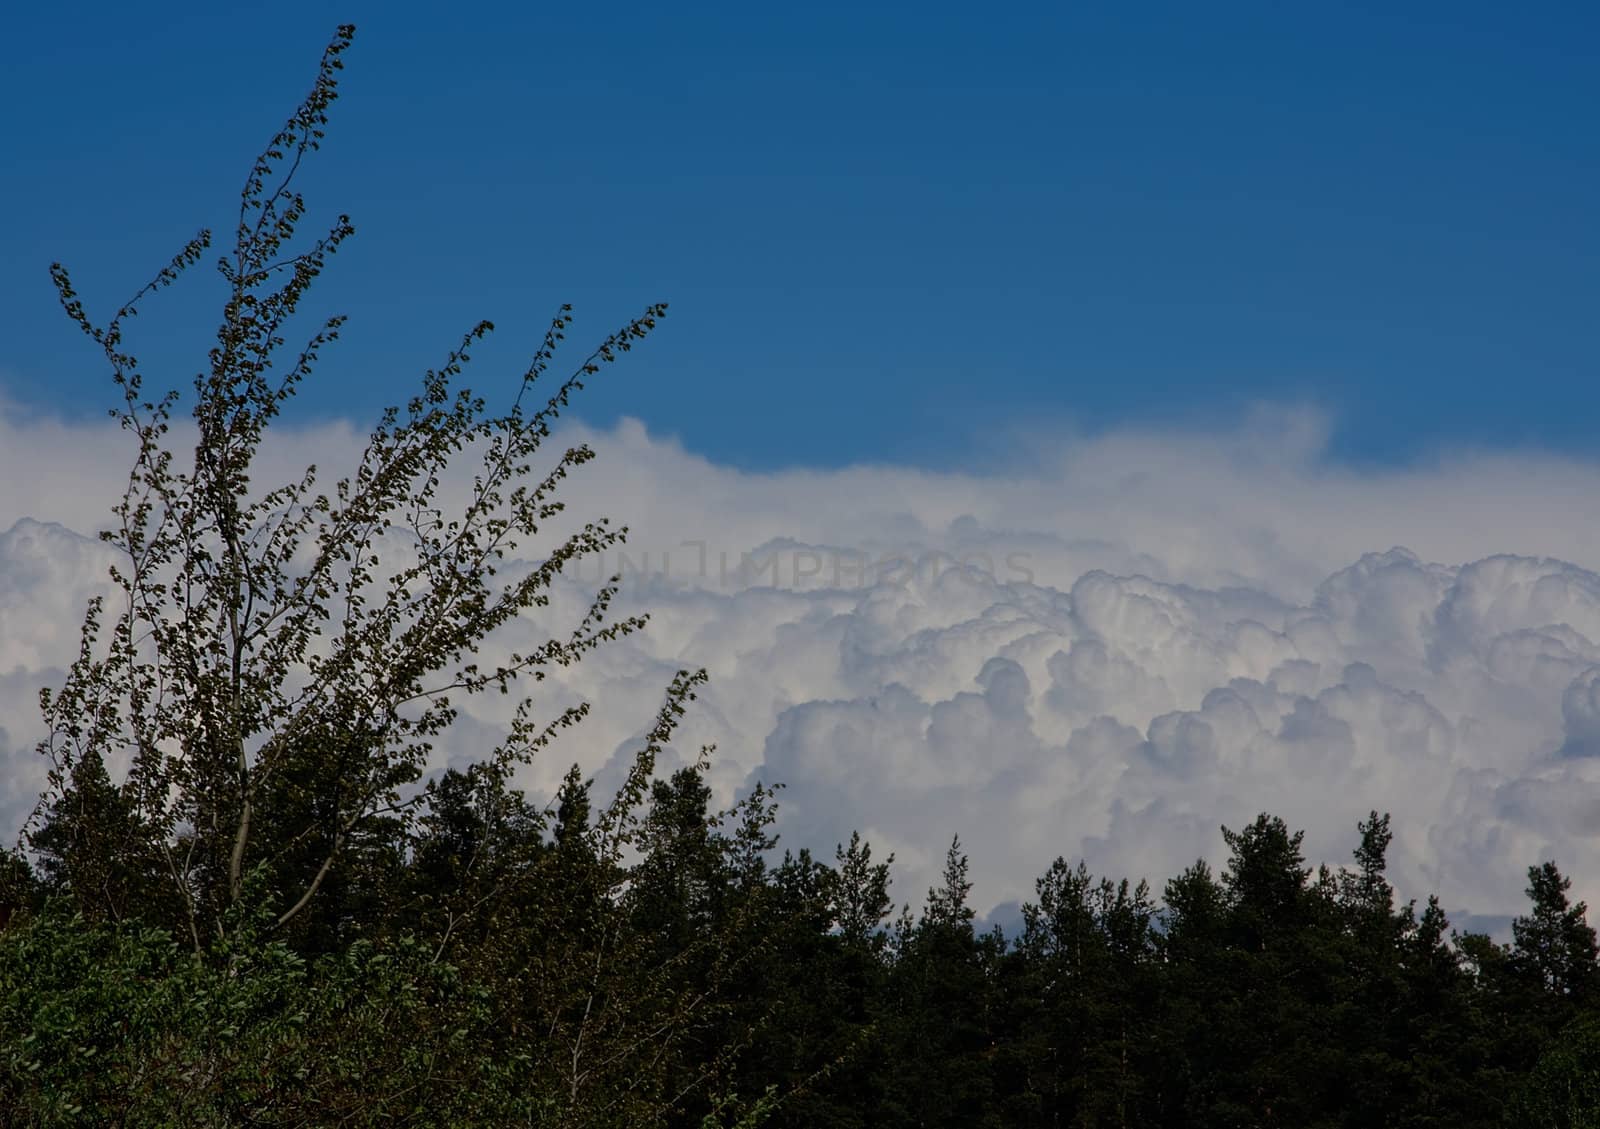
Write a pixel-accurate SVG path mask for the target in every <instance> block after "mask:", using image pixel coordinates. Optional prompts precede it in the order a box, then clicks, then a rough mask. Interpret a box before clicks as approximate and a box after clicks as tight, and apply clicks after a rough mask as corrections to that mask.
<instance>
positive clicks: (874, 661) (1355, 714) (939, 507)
mask: <svg viewBox="0 0 1600 1129" xmlns="http://www.w3.org/2000/svg"><path fill="white" fill-rule="evenodd" d="M354 435H355V433H354V432H353V431H352V430H351V429H350V428H348V427H346V426H343V425H328V426H323V427H316V428H311V427H308V428H302V429H299V430H294V429H287V430H286V431H285V434H284V435H283V436H281V437H280V438H279V439H278V440H277V441H276V444H275V445H274V446H273V447H272V448H271V449H270V451H269V452H268V455H267V461H268V463H269V464H271V465H272V466H273V467H276V468H280V469H281V470H282V471H283V472H284V473H285V474H287V472H288V471H289V469H290V468H292V467H295V466H303V465H304V463H305V462H307V461H322V462H327V463H328V464H329V465H336V464H337V463H338V458H337V455H338V453H339V452H348V453H350V454H353V453H354V450H355V448H356V445H357V441H356V439H355V437H354ZM560 438H562V439H577V438H583V439H587V440H588V441H590V442H592V443H593V444H594V445H595V446H596V447H597V449H598V450H599V451H600V453H601V458H600V460H599V461H598V462H597V463H596V464H594V465H593V466H592V467H588V468H585V470H584V471H583V472H582V473H581V474H580V475H578V476H577V477H576V478H575V479H574V480H573V481H572V489H571V490H570V491H569V492H568V493H567V495H566V497H567V500H568V502H569V504H570V505H571V507H572V512H573V513H574V514H575V515H579V516H584V517H587V516H590V515H592V514H595V513H605V514H608V515H611V516H612V517H614V518H615V519H617V520H619V521H623V522H626V523H628V524H629V525H630V526H631V537H630V547H629V549H628V551H627V553H626V554H625V555H618V554H613V555H612V556H611V557H610V558H609V559H607V560H604V561H598V562H597V561H590V562H589V563H587V564H586V565H584V566H583V568H582V569H580V570H574V571H572V572H571V573H569V574H568V575H567V576H565V577H564V578H563V579H562V581H561V591H560V593H559V595H560V597H561V599H560V600H558V605H559V604H562V603H565V604H566V605H567V606H569V607H570V606H576V605H577V604H578V603H579V602H580V601H581V599H582V597H583V595H584V593H585V592H586V591H587V590H589V589H591V588H592V587H593V586H594V584H595V583H596V582H597V580H598V579H599V578H601V577H602V576H605V575H609V574H610V573H612V572H615V571H618V570H621V571H622V572H623V573H624V575H625V580H626V588H625V591H626V593H627V603H628V605H629V606H628V609H627V610H634V609H635V608H644V609H648V610H649V611H651V612H652V614H653V620H652V624H651V626H650V628H649V629H648V630H647V631H646V632H645V633H643V634H641V635H638V636H635V637H632V638H630V639H628V640H626V641H624V642H623V643H621V644H619V645H617V646H614V647H612V648H609V649H606V650H603V651H601V652H599V653H597V654H596V655H595V656H594V657H593V658H592V659H591V660H589V661H586V662H585V663H583V664H581V665H580V666H578V667H576V668H574V669H573V670H572V671H571V672H567V673H563V675H562V677H561V678H560V679H559V680H557V681H556V682H555V683H554V684H553V685H552V686H551V687H550V689H549V701H550V704H551V707H552V709H553V708H557V707H559V705H561V704H563V703H565V702H567V701H573V700H577V699H579V698H588V699H591V700H593V701H595V702H596V703H597V704H598V706H599V708H598V709H597V711H596V715H595V717H594V718H593V719H592V721H591V722H589V723H586V724H585V726H584V727H582V729H581V731H580V732H579V734H578V735H577V736H576V737H575V738H574V739H573V740H571V741H570V742H568V743H567V744H565V745H563V746H562V747H561V748H560V749H559V750H558V751H557V753H556V754H554V755H553V756H552V758H551V759H550V761H549V762H548V763H543V764H540V765H537V766H535V767H534V769H533V770H532V771H531V772H530V774H529V777H528V779H527V780H526V783H527V784H528V786H529V787H530V788H532V789H533V790H534V791H536V792H548V791H549V790H551V789H553V788H554V787H555V785H556V783H557V782H558V781H559V778H560V776H561V773H562V771H563V770H564V768H565V767H566V765H567V764H568V763H570V762H571V761H572V760H577V761H579V762H580V763H581V764H583V766H584V767H585V769H586V771H589V772H592V773H594V774H596V775H597V776H598V777H599V779H600V782H601V784H602V786H604V784H605V783H606V782H607V781H608V780H610V779H612V778H614V777H615V775H616V774H617V773H618V772H619V771H620V770H621V766H622V765H623V764H624V763H625V760H626V757H627V755H628V752H629V750H630V748H631V745H630V741H631V740H632V739H633V738H634V737H636V736H637V734H638V733H639V732H640V731H641V730H642V728H643V727H644V726H645V725H646V723H647V722H648V719H649V717H650V716H651V714H652V713H653V711H654V709H655V706H656V704H657V702H658V701H659V695H660V692H661V689H662V687H664V686H665V684H666V682H667V680H668V679H669V678H670V676H671V673H672V672H673V671H674V670H676V669H677V668H679V667H681V666H700V665H704V666H706V667H707V668H709V670H710V672H711V674H712V684H711V687H710V689H709V691H708V692H707V693H706V694H704V695H703V696H702V699H701V700H700V702H698V703H697V706H696V709H695V711H694V712H693V713H692V714H691V717H690V721H689V723H688V725H687V726H686V728H685V730H684V732H683V735H682V741H681V746H680V747H681V749H682V750H683V752H682V755H683V756H684V757H687V756H688V755H690V751H692V750H695V749H697V748H698V746H699V745H700V744H701V743H702V742H706V743H715V744H716V745H717V746H718V754H717V757H716V760H715V762H714V769H713V773H712V781H713V784H714V785H715V787H716V788H717V789H718V791H719V792H720V793H721V795H722V797H723V798H724V799H729V798H732V797H733V796H735V795H737V794H739V793H740V792H741V791H743V790H745V789H747V788H749V787H750V786H751V785H752V784H753V782H754V781H755V780H758V779H760V780H765V781H767V782H769V783H770V782H782V783H783V784H784V785H785V786H786V790H785V791H784V792H783V793H782V794H781V799H782V801H783V805H784V807H783V817H782V831H783V833H784V836H785V839H786V841H787V842H789V843H791V844H794V845H809V846H812V847H813V848H815V849H818V850H821V851H824V852H828V851H831V848H832V845H833V844H834V843H835V842H837V841H839V840H842V839H847V838H848V836H849V833H850V831H851V830H854V829H859V830H861V831H862V832H863V834H865V835H866V836H867V837H868V838H870V839H871V840H872V841H873V842H874V844H875V845H876V846H877V847H879V848H880V849H882V850H885V851H887V850H892V851H894V852H895V854H896V855H897V857H898V859H899V865H898V866H897V876H898V878H899V885H898V886H897V895H898V896H899V897H900V898H902V899H906V900H911V901H919V900H920V898H921V896H922V894H923V892H924V891H925V889H926V887H927V885H928V884H929V883H930V882H931V881H933V879H934V877H935V875H936V873H937V869H938V867H939V864H940V862H941V861H942V854H943V850H944V848H945V846H946V845H947V843H948V841H949V838H950V836H951V835H952V834H954V833H956V832H959V833H960V834H961V836H962V839H963V841H964V842H965V843H966V844H967V845H968V847H969V848H970V851H971V855H972V863H973V873H974V878H975V881H976V890H975V895H976V900H977V902H978V903H979V905H978V908H979V909H980V910H985V909H989V908H991V907H995V906H1002V905H1004V904H1005V903H1008V902H1014V901H1018V900H1021V899H1025V898H1027V897H1028V896H1030V894H1031V892H1032V891H1031V883H1032V877H1033V876H1034V875H1036V874H1038V873H1039V872H1040V871H1042V869H1043V868H1044V866H1045V865H1046V864H1048V862H1049V861H1050V859H1052V858H1053V857H1055V856H1056V855H1057V854H1062V855H1066V856H1067V857H1069V858H1077V857H1083V858H1086V859H1087V860H1088V862H1089V865H1090V866H1091V867H1092V868H1094V869H1096V870H1098V871H1101V872H1106V873H1111V874H1113V875H1123V874H1128V875H1133V876H1138V875H1148V876H1151V877H1153V878H1161V877H1166V876H1169V875H1171V874H1174V873H1176V871H1177V870H1178V869H1180V868H1181V867H1183V866H1184V865H1186V864H1187V863H1189V862H1191V861H1192V860H1193V859H1194V858H1195V857H1197V856H1202V855H1203V856H1207V857H1210V858H1211V859H1213V861H1216V860H1217V859H1218V858H1219V857H1220V855H1221V853H1222V851H1221V838H1220V835H1219V834H1218V826H1219V824H1224V823H1226V824H1229V825H1238V824H1241V823H1243V822H1246V821H1248V820H1249V819H1250V818H1252V817H1253V816H1254V815H1255V813H1257V812H1259V811H1262V810H1269V811H1272V812H1275V813H1277V814H1280V815H1282V816H1284V817H1285V818H1286V819H1287V820H1289V821H1290V822H1291V823H1292V824H1295V825H1297V826H1300V827H1304V828H1305V829H1306V830H1307V832H1308V834H1307V848H1308V853H1309V854H1310V855H1311V856H1312V857H1313V858H1314V859H1316V860H1319V861H1320V860H1327V861H1330V862H1332V863H1335V864H1337V863H1340V862H1343V861H1345V860H1346V859H1348V857H1349V851H1350V849H1351V847H1352V846H1353V840H1354V837H1355V824H1356V821H1357V820H1358V819H1359V818H1361V817H1362V816H1364V815H1365V814H1366V812H1367V811H1368V810H1369V809H1373V808H1376V809H1378V810H1380V811H1384V810H1386V811H1391V812H1392V813H1393V815H1394V827H1395V830H1396V838H1395V842H1394V845H1393V848H1392V863H1393V868H1394V877H1395V879H1396V881H1397V884H1398V885H1399V886H1400V887H1401V889H1402V892H1403V893H1406V894H1408V895H1413V896H1416V895H1425V894H1426V893H1428V892H1430V891H1437V892H1439V893H1440V894H1441V896H1442V897H1443V899H1444V900H1445V902H1446V904H1447V906H1449V907H1452V908H1454V909H1455V910H1457V911H1458V912H1459V913H1461V914H1475V915H1482V916H1483V917H1484V918H1485V919H1489V918H1493V917H1494V916H1495V915H1505V914H1510V913H1515V912H1517V911H1518V910H1519V909H1520V908H1521V903H1522V886H1523V885H1524V882H1525V870H1526V867H1527V866H1528V865H1529V864H1531V863H1534V862H1537V861H1540V860H1541V859H1544V858H1547V857H1554V858H1556V859H1558V860H1559V861H1560V863H1561V865H1562V866H1563V868H1564V869H1565V870H1566V871H1567V872H1568V873H1569V874H1571V875H1573V876H1574V880H1575V886H1576V887H1577V888H1578V893H1579V894H1580V895H1581V896H1585V897H1588V898H1589V899H1590V900H1591V901H1600V885H1596V881H1597V880H1596V879H1595V878H1594V877H1592V876H1595V875H1600V573H1597V572H1596V571H1595V570H1596V569H1600V522H1597V521H1596V520H1595V518H1596V517H1600V514H1596V512H1595V506H1594V502H1593V499H1594V498H1596V497H1600V464H1594V463H1586V462H1580V461H1575V460H1570V459H1555V458H1550V457H1544V456H1540V455H1537V454H1520V455H1518V454H1505V453H1498V454H1496V453H1478V454H1473V453H1460V454H1457V455H1454V456H1449V457H1444V456H1440V457H1436V458H1434V459H1432V460H1431V461H1428V462H1425V463H1419V464H1416V465H1413V466H1410V467H1407V468H1403V469H1390V470H1384V471H1356V470H1352V469H1350V468H1347V467H1342V466H1340V465H1338V464H1336V463H1334V462H1331V461H1330V460H1329V459H1328V458H1327V457H1326V455H1325V452H1324V448H1323V442H1324V439H1325V428H1324V427H1323V426H1322V424H1321V421H1319V420H1318V418H1317V417H1315V416H1314V415H1312V414H1309V413H1297V412H1277V413H1270V412H1269V413H1262V414H1260V415H1257V416H1254V417H1251V418H1250V419H1247V420H1245V421H1243V422H1242V423H1241V424H1240V425H1239V426H1238V427H1237V428H1235V429H1233V430H1231V431H1225V432H1210V433H1201V432H1194V431H1188V432H1184V431H1172V432H1165V433H1157V432H1127V433H1117V434H1110V435H1105V436H1100V437H1094V438H1079V439H1075V440H1073V441H1070V442H1066V441H1063V442H1060V443H1056V444H1053V445H1051V444H1044V443H1034V444H1032V445H1030V446H1028V447H1027V448H1026V449H1019V450H1018V451H1017V452H1016V455H1015V458H1014V460H1013V462H1012V464H1010V465H1008V466H1004V467H990V468H986V469H985V471H984V472H983V473H958V472H943V473H935V472H930V471H925V470H916V469H910V468H903V467H889V466H862V467H851V468H845V469H839V470H827V471H819V470H793V471H785V472H778V473H762V474H757V473H749V472H741V471H738V470H734V469H730V468H727V467H722V466H717V465H715V464H713V463H711V462H709V461H707V460H706V459H703V458H700V457H698V456H696V455H694V454H692V453H690V452H688V451H685V450H684V449H682V447H681V446H680V445H678V444H677V443H675V442H672V441H671V440H667V439H662V438H660V437H654V436H651V435H649V434H647V433H646V432H645V430H644V429H643V428H642V427H641V426H640V425H638V424H636V423H625V424H623V425H622V426H620V427H619V428H617V429H616V430H615V431H610V432H604V433H591V432H586V431H583V430H582V429H574V430H572V431H569V432H568V433H567V434H566V435H564V436H561V437H560ZM122 448H123V444H122V443H121V440H120V439H119V438H118V436H117V434H116V433H115V431H114V430H108V429H104V428H100V427H98V426H92V425H73V424H63V423H59V422H55V421H49V420H39V419H33V420H23V419H21V418H20V417H18V416H17V415H16V413H14V412H11V413H7V412H5V411H4V410H0V476H4V481H6V482H8V483H9V484H11V488H10V489H8V490H6V491H4V492H3V493H0V531H3V532H0V710H3V711H4V712H3V713H0V725H3V726H4V728H3V729H0V772H3V773H4V774H5V777H4V783H3V786H0V799H3V803H0V817H7V818H12V819H13V821H14V819H15V818H17V813H18V812H19V811H21V810H25V808H26V806H27V804H31V802H32V798H33V795H34V794H36V791H37V786H38V772H37V766H36V765H34V764H33V762H32V759H31V754H29V753H28V752H27V750H28V748H29V746H31V744H32V742H33V741H34V740H36V739H37V736H38V732H37V721H36V715H37V710H36V707H35V704H34V701H33V698H34V696H35V695H36V692H37V688H38V686H39V685H41V684H46V683H49V682H52V681H59V679H60V676H61V668H62V666H63V665H64V664H65V662H66V661H67V660H68V659H69V658H70V656H71V654H72V649H73V646H74V644H75V640H76V633H75V632H76V622H77V619H78V617H79V614H80V611H81V607H82V602H83V600H84V599H85V598H86V597H87V596H88V595H89V594H90V593H91V592H92V591H94V590H95V587H96V585H98V584H99V583H101V582H102V578H103V576H104V568H105V564H106V563H107V560H106V557H105V554H104V549H103V547H102V546H100V545H99V544H98V543H96V542H94V541H92V540H89V539H87V538H85V537H84V536H80V534H86V533H88V532H90V531H92V530H93V529H94V528H95V527H96V526H97V525H98V523H99V522H100V520H101V518H102V516H103V515H104V514H105V512H106V507H107V506H108V505H109V502H110V500H111V499H112V497H113V496H114V494H115V491H116V489H117V484H118V482H119V479H120V477H121V475H122V474H123V473H124V471H125V467H126V462H125V458H124V456H125V455H126V453H127V452H126V451H124V450H123V449H122ZM22 483H29V484H30V485H29V486H28V487H27V488H23V486H22V485H21V484H22ZM33 483H38V484H40V485H39V486H38V487H37V488H35V487H34V486H33V485H31V484H33ZM51 522H54V523H57V524H47V523H51ZM1401 545H1403V546H1406V548H1398V547H1392V546H1401ZM1374 550H1378V551H1374ZM556 610H557V611H559V610H560V609H559V607H558V608H557V609H556ZM538 629H539V622H538V621H537V620H535V619H532V618H530V619H529V621H528V622H527V623H525V624H523V625H520V626H519V631H522V632H526V633H528V634H532V633H534V632H536V631H537V630H538ZM513 634H514V633H513ZM516 642H517V639H516V638H514V637H511V636H508V637H506V638H505V639H500V640H496V641H495V643H494V646H497V647H498V646H506V647H510V646H513V645H515V644H516ZM490 697H491V698H494V697H497V696H490ZM466 706H467V714H466V716H465V717H464V724H463V725H462V726H461V727H460V729H459V732H457V733H456V734H454V735H452V737H451V739H450V741H449V742H448V743H447V744H446V745H444V746H442V747H441V748H440V750H439V763H440V764H443V763H445V762H447V761H448V760H450V759H453V758H460V757H465V756H470V755H472V754H473V752H474V751H481V750H482V748H483V747H485V745H486V744H487V743H488V742H490V741H492V740H493V738H494V735H495V733H496V732H497V730H498V727H500V726H502V725H504V724H505V722H506V721H507V720H508V712H507V711H508V709H509V706H508V704H507V703H505V702H503V701H498V700H490V699H485V700H482V701H477V700H475V701H470V702H468V703H466Z"/></svg>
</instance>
